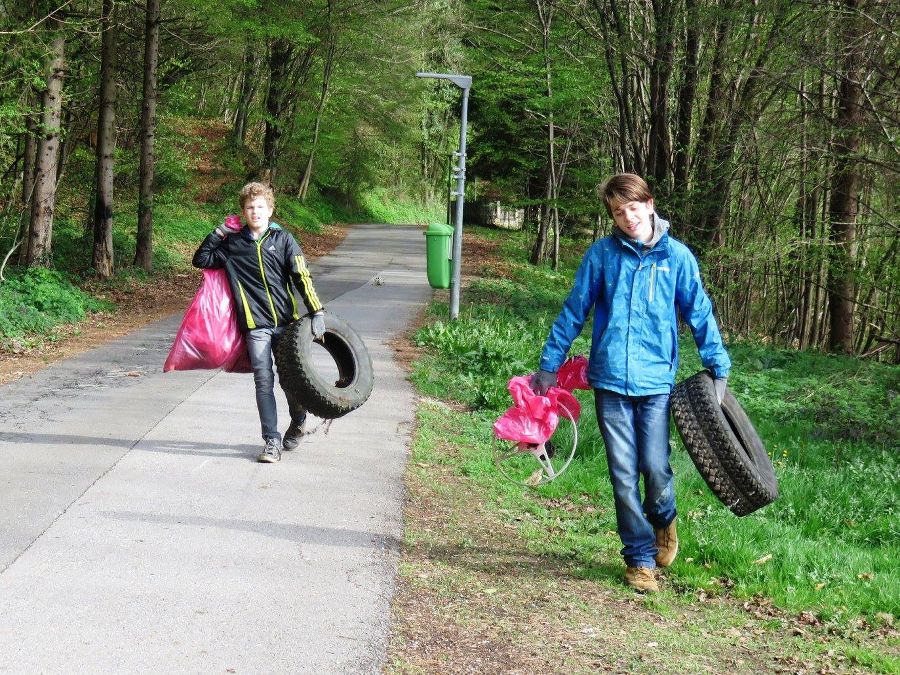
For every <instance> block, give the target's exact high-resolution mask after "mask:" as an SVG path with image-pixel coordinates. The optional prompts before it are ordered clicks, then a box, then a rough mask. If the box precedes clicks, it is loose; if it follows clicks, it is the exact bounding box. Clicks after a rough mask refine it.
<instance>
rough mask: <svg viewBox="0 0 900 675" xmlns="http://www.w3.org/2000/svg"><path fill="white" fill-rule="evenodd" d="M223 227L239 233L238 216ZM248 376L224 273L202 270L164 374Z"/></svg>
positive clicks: (245, 353)
mask: <svg viewBox="0 0 900 675" xmlns="http://www.w3.org/2000/svg"><path fill="white" fill-rule="evenodd" d="M225 226H226V227H227V228H228V229H230V230H233V231H235V232H237V231H239V230H240V229H241V219H240V218H239V217H238V216H234V215H232V216H228V217H227V218H226V219H225ZM215 368H222V369H224V370H226V371H227V372H229V373H249V372H251V368H250V358H249V356H248V355H247V345H246V343H245V342H244V336H243V335H242V334H241V332H240V331H239V330H238V327H237V318H236V317H235V313H234V301H233V297H232V295H231V287H230V286H229V285H228V277H227V276H226V275H225V270H224V269H216V270H203V281H202V282H201V284H200V290H198V291H197V294H196V295H195V296H194V299H193V300H191V304H190V305H189V306H188V308H187V311H186V312H185V313H184V319H182V321H181V327H180V328H179V329H178V333H177V334H176V335H175V341H174V342H173V343H172V348H171V349H170V350H169V356H168V357H167V358H166V362H165V364H164V365H163V372H169V371H170V370H211V369H215Z"/></svg>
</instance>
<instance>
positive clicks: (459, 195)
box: [450, 87, 469, 321]
mask: <svg viewBox="0 0 900 675" xmlns="http://www.w3.org/2000/svg"><path fill="white" fill-rule="evenodd" d="M462 93H463V95H462V116H461V118H460V125H459V152H458V153H457V154H458V155H459V166H458V167H457V169H456V223H455V225H454V229H453V281H452V283H451V286H450V320H451V321H453V320H454V319H456V317H458V316H459V284H460V276H461V274H460V270H461V268H462V233H463V232H462V228H463V205H464V203H465V193H466V123H467V119H468V115H469V88H468V87H462Z"/></svg>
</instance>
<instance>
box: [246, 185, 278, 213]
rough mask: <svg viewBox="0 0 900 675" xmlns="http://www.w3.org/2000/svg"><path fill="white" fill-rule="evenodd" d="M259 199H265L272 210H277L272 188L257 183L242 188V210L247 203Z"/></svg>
mask: <svg viewBox="0 0 900 675" xmlns="http://www.w3.org/2000/svg"><path fill="white" fill-rule="evenodd" d="M257 197H262V198H263V199H265V200H266V204H268V205H269V208H270V209H274V208H275V193H274V192H273V191H272V188H270V187H269V186H268V185H266V184H265V183H257V182H253V183H247V184H246V185H245V186H244V187H242V188H241V192H240V197H239V199H240V202H241V208H242V209H243V208H244V206H245V205H246V204H247V202H249V201H253V200H254V199H256V198H257Z"/></svg>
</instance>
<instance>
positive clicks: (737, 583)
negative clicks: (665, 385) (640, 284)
mask: <svg viewBox="0 0 900 675" xmlns="http://www.w3.org/2000/svg"><path fill="white" fill-rule="evenodd" d="M502 237H503V242H504V244H503V246H502V247H501V250H503V251H504V252H505V253H506V254H507V255H508V256H510V258H511V259H510V260H508V261H507V266H506V267H504V271H505V273H506V278H502V279H497V278H489V279H486V278H482V279H480V280H478V281H477V282H475V283H473V285H472V286H471V287H470V288H469V289H467V290H466V291H465V293H464V295H463V307H462V308H461V312H460V318H459V319H458V320H457V321H456V322H453V323H450V324H448V323H446V322H445V321H444V320H443V317H444V316H446V306H445V305H443V304H441V303H435V304H433V305H432V306H431V307H430V309H429V316H428V320H427V322H426V325H425V326H423V327H422V328H421V329H419V330H418V331H417V333H416V335H415V339H416V341H417V342H418V343H419V344H420V345H422V346H424V347H425V348H426V355H425V356H424V357H423V358H422V359H421V360H420V361H419V362H417V363H416V365H415V368H414V376H413V381H414V382H415V383H416V385H417V386H418V387H419V388H420V390H421V391H423V393H426V394H428V395H430V396H432V397H435V398H442V399H448V400H451V401H457V402H460V403H463V404H465V405H466V406H467V407H468V408H469V410H470V411H471V412H468V413H446V414H447V415H451V416H452V418H453V421H452V422H450V423H448V426H450V427H453V428H457V429H458V430H459V431H458V433H456V434H455V435H454V438H451V439H449V440H451V442H454V443H458V444H459V447H460V448H461V451H462V454H461V458H460V460H459V464H458V466H457V470H458V471H459V472H460V473H461V474H463V475H466V476H468V477H470V478H472V479H473V480H475V481H477V482H478V483H479V484H480V485H482V486H483V489H484V493H485V500H486V501H488V502H491V503H493V502H496V504H497V506H498V508H500V509H501V510H502V511H503V512H505V513H509V514H511V515H510V522H511V523H513V522H515V523H517V524H518V527H520V529H521V531H522V532H523V534H524V535H525V536H526V537H527V538H528V539H529V540H530V542H531V543H530V545H531V547H532V548H533V549H534V550H535V551H537V552H540V553H542V554H546V555H562V556H564V557H566V558H570V559H574V560H576V561H578V563H579V565H580V570H581V572H580V573H581V574H583V575H584V576H585V577H587V578H604V579H612V578H615V579H618V578H619V577H620V575H621V559H620V558H619V553H618V551H619V548H620V547H621V543H620V542H619V540H618V537H617V536H616V534H615V531H616V523H615V513H614V509H613V498H612V490H611V486H610V484H609V479H608V477H607V470H606V457H605V452H604V446H603V441H602V439H601V437H600V434H599V430H598V428H597V424H596V420H595V415H594V410H593V401H592V397H591V395H590V393H589V392H577V396H578V397H579V398H580V400H581V403H582V416H581V419H580V421H579V425H578V428H579V443H578V449H577V454H576V457H575V460H574V461H573V463H572V465H571V466H570V468H569V470H568V471H567V472H566V473H565V474H564V475H563V476H562V477H561V478H559V479H557V480H556V481H553V482H552V483H550V484H548V485H546V486H544V487H542V488H540V489H538V490H535V491H526V492H523V490H522V488H521V487H519V486H516V485H514V484H512V483H509V482H506V481H505V480H504V479H503V478H502V477H501V476H499V474H498V472H497V471H496V468H495V467H494V465H493V463H492V461H491V453H492V443H493V441H492V434H491V424H492V422H493V421H494V420H495V419H496V418H497V417H498V416H499V414H500V413H502V411H503V410H504V409H505V408H506V407H508V406H509V405H511V400H510V398H509V395H508V393H507V392H506V388H505V387H506V380H507V379H508V378H509V377H510V376H512V375H524V374H527V373H529V372H531V371H533V370H534V369H535V368H536V365H537V359H538V352H539V350H540V347H541V345H542V344H543V341H544V339H545V337H546V334H547V329H548V327H549V322H550V321H551V320H552V319H553V318H554V317H555V315H556V313H557V312H558V310H559V308H560V306H561V304H562V301H563V300H564V298H565V294H566V292H567V290H568V286H569V284H570V283H571V276H572V270H573V268H574V262H575V260H574V259H571V260H568V261H566V262H565V263H564V266H563V268H564V269H565V273H561V274H559V275H553V274H552V273H550V272H549V271H546V270H543V269H534V268H531V267H528V266H525V265H522V264H520V263H518V262H516V261H517V260H522V259H523V258H524V245H525V243H526V242H525V241H524V238H523V237H522V235H521V233H515V234H513V235H511V236H510V235H509V234H508V233H503V235H502ZM579 248H583V247H578V246H574V245H572V244H570V245H568V246H566V247H565V249H566V250H568V251H572V253H573V256H574V253H575V251H578V250H579ZM496 272H497V270H492V269H485V270H484V273H485V274H486V275H488V276H491V277H496V276H497V274H496ZM588 331H589V325H588V326H586V327H585V333H587V332H588ZM588 345H589V343H588V338H587V336H586V335H584V334H583V335H582V336H581V337H580V338H579V339H578V341H577V342H576V344H575V345H574V347H573V349H572V353H586V352H587V350H588ZM729 351H730V354H731V356H732V360H733V362H734V368H733V370H732V374H731V376H730V378H729V386H730V388H731V389H732V391H733V392H734V393H735V395H736V396H737V398H738V399H739V400H740V401H741V403H742V405H743V406H744V408H745V409H746V410H747V412H748V414H749V416H750V418H751V419H752V420H753V421H754V424H755V426H756V428H757V431H758V432H759V434H760V436H761V438H762V439H763V442H764V443H765V445H766V447H767V449H768V451H769V453H770V455H771V456H772V458H773V462H774V464H775V468H776V473H777V475H778V480H779V486H780V491H781V495H780V497H779V499H778V500H777V501H776V502H775V503H774V504H772V505H770V506H768V507H766V508H764V509H762V510H760V511H758V512H757V513H754V514H752V515H750V516H747V517H744V518H736V517H735V516H733V515H732V514H731V513H730V512H729V511H728V510H727V509H726V508H725V507H724V506H723V505H722V504H720V503H719V502H718V501H717V500H716V498H715V497H714V496H713V495H712V493H711V492H710V491H709V489H708V488H707V487H706V485H705V483H704V482H703V480H702V478H701V477H700V475H699V474H698V473H697V471H696V469H695V468H694V466H693V464H692V462H691V460H690V457H689V456H688V454H687V452H686V451H685V449H684V448H683V446H682V444H681V441H680V438H678V436H677V434H676V433H675V432H674V429H673V432H672V437H673V449H674V452H673V455H672V464H673V469H674V471H675V476H676V479H675V480H676V493H677V498H678V510H679V513H680V519H679V523H680V532H681V535H682V536H681V539H682V552H681V554H680V556H679V558H678V560H677V561H676V564H675V565H674V566H673V567H672V568H671V570H670V571H669V573H668V577H669V579H670V582H671V585H672V586H673V587H674V588H675V589H677V590H678V591H679V592H681V593H684V594H687V595H689V596H691V595H693V594H694V593H698V592H701V591H702V592H703V593H704V594H706V595H717V594H722V593H729V594H732V595H735V596H737V597H741V598H750V597H752V596H758V595H763V596H768V597H770V598H772V599H773V600H774V601H775V602H776V603H777V604H778V605H779V606H781V607H783V608H785V609H787V610H790V611H800V610H811V611H813V612H814V613H815V614H816V615H817V616H818V617H819V618H820V619H821V620H822V621H824V622H829V623H833V624H834V625H835V626H838V627H840V626H844V627H845V626H847V625H848V623H849V622H851V621H853V620H855V618H856V617H859V616H860V615H863V616H865V617H868V620H869V621H871V622H875V623H877V622H878V621H879V619H878V618H877V617H878V616H879V615H880V613H885V612H887V613H890V614H892V615H893V616H895V617H896V616H898V613H900V577H898V575H897V573H896V572H897V563H896V560H897V558H898V554H900V544H898V542H900V525H898V523H900V494H898V492H897V490H896V486H897V485H898V484H900V457H898V455H897V452H896V448H897V447H898V435H897V434H898V432H897V429H896V426H897V424H896V421H897V419H898V418H900V414H898V412H900V411H898V395H897V394H898V391H900V368H898V367H896V366H887V365H884V364H880V363H876V362H870V361H864V360H860V359H855V358H851V357H835V356H829V355H823V354H819V353H814V352H795V351H789V350H784V349H775V348H773V347H771V346H768V345H763V344H759V343H754V342H738V343H735V344H731V345H729ZM680 352H681V357H682V358H681V365H680V371H679V374H678V378H679V379H680V378H682V377H685V376H687V375H690V374H692V373H694V372H696V371H697V370H699V369H700V367H701V366H700V363H699V358H698V356H697V353H696V347H695V346H694V344H693V340H692V338H691V337H690V336H689V335H684V336H682V341H681V345H680ZM569 439H570V436H569V435H568V432H567V431H566V430H565V429H564V428H563V427H561V428H560V430H559V431H558V432H557V436H556V437H554V441H555V442H557V446H558V447H563V448H565V447H569V446H567V444H568V443H570V442H571V441H570V440H569ZM768 556H771V557H768Z"/></svg>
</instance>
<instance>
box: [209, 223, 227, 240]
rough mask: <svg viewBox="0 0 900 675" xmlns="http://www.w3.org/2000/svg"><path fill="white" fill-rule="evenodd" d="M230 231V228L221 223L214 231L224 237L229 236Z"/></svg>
mask: <svg viewBox="0 0 900 675" xmlns="http://www.w3.org/2000/svg"><path fill="white" fill-rule="evenodd" d="M230 232H231V230H229V229H228V228H227V227H225V226H224V225H219V226H218V227H217V228H216V229H214V230H213V233H214V234H217V235H219V236H220V237H222V239H224V238H225V237H227V236H228V234H229V233H230Z"/></svg>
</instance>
